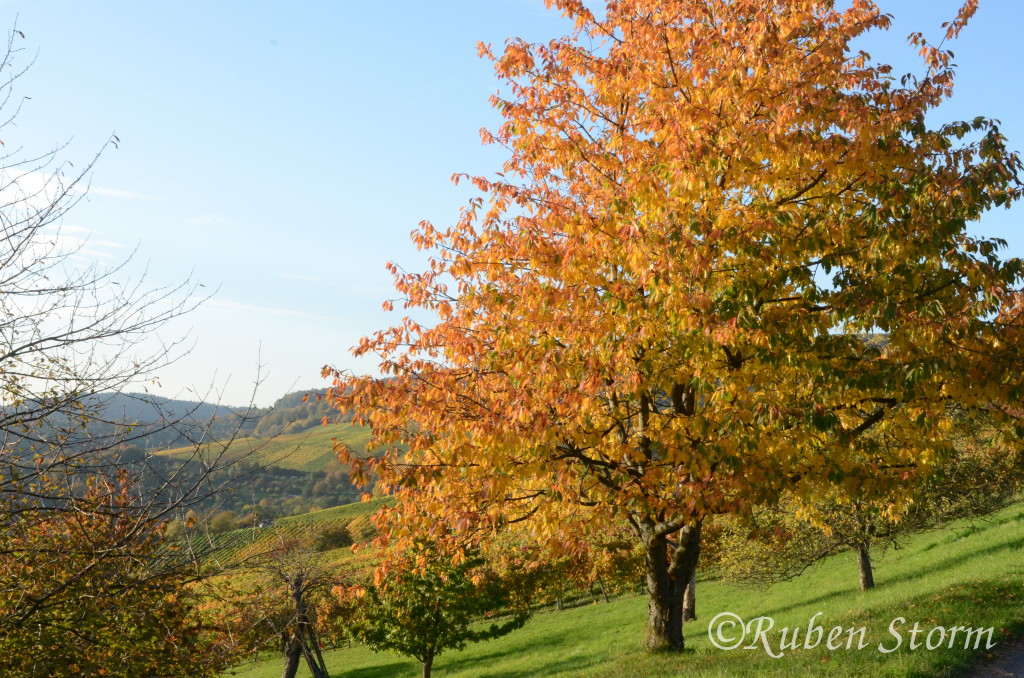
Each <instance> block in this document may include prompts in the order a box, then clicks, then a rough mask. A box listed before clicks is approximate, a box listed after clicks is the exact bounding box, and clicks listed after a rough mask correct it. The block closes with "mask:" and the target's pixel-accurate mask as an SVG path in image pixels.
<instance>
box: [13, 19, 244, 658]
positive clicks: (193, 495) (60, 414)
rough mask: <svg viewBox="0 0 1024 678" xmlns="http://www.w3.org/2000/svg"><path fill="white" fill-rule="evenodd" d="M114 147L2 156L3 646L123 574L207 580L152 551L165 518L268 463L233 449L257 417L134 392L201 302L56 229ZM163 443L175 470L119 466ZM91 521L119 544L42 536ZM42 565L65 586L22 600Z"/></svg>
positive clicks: (184, 288)
mask: <svg viewBox="0 0 1024 678" xmlns="http://www.w3.org/2000/svg"><path fill="white" fill-rule="evenodd" d="M23 38H24V35H23V34H22V33H21V31H19V30H17V29H14V30H12V31H11V33H10V34H9V36H8V40H7V44H6V50H4V51H2V52H0V140H3V139H4V137H6V136H7V135H8V134H9V133H10V132H11V131H12V126H13V125H14V122H15V120H16V118H17V116H18V114H19V112H20V110H21V105H20V103H19V100H18V99H17V97H16V95H15V85H16V83H17V82H18V80H19V79H20V78H21V77H22V76H23V75H24V74H25V72H26V68H27V66H26V67H22V66H21V65H20V64H19V52H20V49H19V48H18V47H17V41H19V40H20V39H23ZM28 65H31V64H30V63H29V64H28ZM118 143H119V140H118V138H117V137H116V136H111V137H110V139H109V140H107V142H106V143H105V144H104V145H103V147H102V148H101V149H100V151H99V153H97V154H96V155H95V156H94V157H93V158H92V160H91V161H90V162H88V163H86V164H85V166H84V167H80V168H78V169H76V168H74V167H73V166H72V165H71V163H69V162H64V161H62V160H61V158H60V155H61V153H62V151H63V150H64V147H63V146H59V145H58V146H57V147H55V148H52V149H51V150H49V151H47V152H45V153H42V154H32V153H27V152H25V151H24V150H23V149H20V148H11V147H10V146H8V145H7V144H6V143H5V145H4V146H3V148H4V149H8V150H4V151H3V152H2V154H0V565H2V569H3V572H4V575H5V576H4V577H3V578H2V581H0V640H10V639H11V638H17V637H25V636H26V629H28V628H30V627H31V628H36V627H39V625H40V624H42V623H43V621H42V620H43V619H44V617H45V614H44V613H46V612H47V611H53V610H59V609H63V607H62V606H66V605H67V603H68V598H67V597H68V596H69V595H81V593H80V592H81V590H82V584H83V582H88V581H90V578H96V577H98V576H100V575H101V573H103V572H108V571H110V568H111V567H112V566H113V564H115V563H117V562H124V563H134V565H133V566H132V568H133V569H132V570H131V571H132V572H134V573H140V572H141V573H144V575H139V576H137V577H136V576H135V575H133V577H135V579H131V578H128V579H125V583H124V586H125V587H127V588H131V587H132V586H139V587H145V586H146V585H148V582H151V581H153V580H154V578H156V579H159V580H160V581H161V582H163V583H164V584H166V583H167V582H168V581H179V582H180V583H185V582H187V581H188V580H190V579H193V578H197V577H202V576H206V575H208V574H209V570H208V568H207V567H206V566H205V564H204V563H203V562H201V561H200V559H199V558H198V556H197V554H190V553H186V552H184V551H182V550H180V549H179V550H177V551H176V550H173V549H162V550H161V549H154V548H153V540H154V539H158V540H159V539H160V538H161V535H162V531H163V526H164V525H165V524H166V523H167V521H168V520H169V519H171V518H173V517H175V516H180V515H182V514H183V513H184V511H185V510H186V509H187V508H188V507H189V506H193V505H195V504H197V503H199V502H201V501H204V500H207V499H209V498H210V497H214V496H216V495H217V494H218V493H219V492H221V491H222V490H223V489H224V485H225V483H227V482H231V481H237V477H236V478H234V479H229V478H227V477H226V476H224V474H219V473H218V472H219V471H221V470H223V469H225V468H227V467H228V466H230V465H231V464H235V463H237V462H239V461H240V460H242V459H245V458H247V457H248V458H250V459H251V458H252V457H253V456H255V455H258V454H259V450H251V449H248V448H247V449H246V450H245V452H244V453H236V452H235V451H234V450H233V449H232V446H231V443H232V442H233V441H234V439H235V438H236V437H237V436H238V435H239V432H240V431H241V430H242V429H243V427H244V425H245V423H246V421H247V416H248V414H249V412H250V411H251V409H252V407H251V406H250V407H249V408H242V409H241V410H239V411H230V412H226V411H225V410H223V409H217V408H214V409H213V410H212V414H210V411H209V408H206V407H204V406H202V405H193V406H191V407H190V408H186V410H185V411H181V410H180V409H179V410H174V411H169V410H167V409H166V407H165V405H164V403H163V401H161V400H160V399H156V398H150V397H147V396H145V395H139V394H137V393H132V391H133V390H141V388H142V385H143V383H144V382H145V381H146V380H149V379H152V378H153V377H154V376H155V374H156V372H157V370H160V369H164V368H167V367H168V366H170V365H172V364H173V363H174V362H175V361H176V360H178V359H180V358H181V357H182V356H184V355H186V354H187V353H188V350H189V344H188V343H187V337H175V338H171V339H168V338H167V337H165V336H162V335H161V331H162V330H166V328H167V325H168V323H169V322H170V321H172V320H174V319H175V318H178V317H180V316H182V315H184V314H187V313H189V312H191V311H193V310H194V309H195V308H196V307H197V306H198V305H199V304H201V303H202V301H203V296H202V295H199V294H198V293H197V292H198V289H197V288H198V286H197V284H196V283H194V282H193V281H192V280H191V279H186V280H185V281H184V282H182V283H180V284H175V285H171V286H151V285H150V284H149V282H148V281H147V278H146V275H145V274H143V275H141V276H139V277H134V278H133V277H132V276H131V275H130V274H129V273H130V268H131V266H129V263H130V262H131V257H129V259H127V260H125V261H122V262H121V263H120V264H116V265H113V266H105V265H102V264H99V263H96V262H95V261H90V260H89V257H88V256H87V252H86V250H85V248H84V247H83V245H82V243H81V241H77V242H76V241H75V239H74V238H70V237H67V235H66V233H64V232H63V231H62V220H63V218H64V216H65V215H66V214H67V213H68V211H69V210H71V209H72V208H74V207H75V205H77V204H78V203H79V201H80V200H82V199H83V198H84V197H85V196H86V195H87V192H88V188H89V180H90V176H91V172H92V170H93V168H94V166H95V164H96V162H97V161H98V160H99V158H100V157H101V155H102V154H103V152H105V151H106V150H108V149H109V148H110V147H111V146H115V147H116V145H117V144H118ZM11 146H13V144H12V145H11ZM258 383H259V378H257V379H256V382H255V386H254V389H255V387H256V386H258ZM113 394H120V397H121V398H122V401H123V398H128V399H135V400H143V401H145V404H146V406H147V407H148V412H149V414H148V415H147V421H130V422H125V421H120V420H119V418H118V417H117V416H116V414H115V413H113V412H112V411H111V407H110V403H111V398H112V396H113ZM201 412H205V413H206V414H204V415H203V417H200V416H199V415H200V413H201ZM207 415H209V416H207ZM204 417H205V419H204ZM213 421H216V423H217V425H218V429H219V430H218V432H217V435H216V436H214V435H213V429H212V428H211V426H212V423H213ZM225 422H227V423H226V424H225ZM158 431H173V436H171V437H172V438H174V439H177V440H178V441H179V444H185V445H186V448H187V451H186V452H185V453H184V455H183V456H180V457H178V458H177V459H176V460H175V461H174V462H173V463H168V462H167V459H166V458H160V457H157V456H156V455H155V454H153V453H152V452H148V453H146V454H144V455H143V456H142V458H132V459H125V458H123V457H122V456H120V455H119V454H118V450H119V448H122V447H123V446H124V445H125V444H126V443H131V442H134V441H138V440H140V439H141V438H143V437H145V436H152V435H153V434H154V432H158ZM252 468H253V470H252V471H250V473H255V472H258V470H259V468H260V467H259V466H255V467H252ZM114 478H121V479H122V480H121V481H118V482H110V481H111V479H114ZM104 488H108V489H107V490H105V489H104ZM125 488H130V495H129V494H126V489H125ZM104 492H108V495H109V496H105V495H104ZM85 513H88V515H89V516H90V517H91V518H95V519H97V520H99V521H100V522H101V523H102V520H103V519H104V517H106V518H109V519H110V520H111V521H115V520H116V521H117V524H118V526H119V527H118V530H116V532H111V531H103V530H98V529H97V530H92V531H91V532H90V534H103V535H114V536H109V538H108V537H106V536H105V537H104V540H101V541H102V543H97V542H96V541H95V540H93V541H90V540H87V539H86V540H80V541H81V543H79V542H76V541H75V540H68V539H64V540H63V541H62V542H60V547H59V548H56V547H53V544H54V543H55V542H54V541H53V540H48V538H47V530H51V529H52V527H53V526H54V525H58V524H70V523H68V521H67V520H66V518H67V517H68V516H77V515H84V514H85ZM62 520H63V521H64V522H63V523H62V522H61V521H62ZM90 524H92V523H90ZM34 543H39V544H43V546H41V547H39V548H41V549H42V550H38V549H36V550H33V548H34V547H33V546H32V544H34ZM44 566H45V567H50V569H52V571H53V572H56V573H59V576H57V575H55V576H54V577H53V578H52V580H46V581H42V582H40V581H38V580H37V581H35V582H34V584H33V586H32V587H27V586H25V585H24V584H25V581H26V580H27V578H28V574H29V572H30V571H29V569H28V568H36V571H39V570H38V568H40V567H44ZM51 566H52V567H51ZM19 573H21V574H24V575H25V577H21V576H20V575H19ZM132 581H135V584H133V583H132ZM126 590H127V589H126ZM76 592H77V593H76ZM47 619H50V617H47ZM65 622H67V620H66V619H64V620H58V621H57V622H54V623H65ZM47 623H49V622H47ZM33 625H35V626H33ZM111 675H114V674H111Z"/></svg>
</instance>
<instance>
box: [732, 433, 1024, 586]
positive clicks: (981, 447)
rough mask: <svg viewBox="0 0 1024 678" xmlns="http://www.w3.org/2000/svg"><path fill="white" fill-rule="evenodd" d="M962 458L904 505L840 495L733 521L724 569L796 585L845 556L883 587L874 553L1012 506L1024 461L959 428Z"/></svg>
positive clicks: (748, 578) (737, 576) (867, 580)
mask: <svg viewBox="0 0 1024 678" xmlns="http://www.w3.org/2000/svg"><path fill="white" fill-rule="evenodd" d="M957 423H958V434H957V436H956V439H955V445H956V448H957V449H956V452H955V453H954V454H953V455H952V457H951V458H949V459H947V460H945V461H943V462H941V463H940V464H938V466H937V468H936V469H935V470H934V472H933V473H932V474H931V475H930V476H928V477H927V478H924V479H922V480H921V482H919V483H916V484H915V487H914V489H913V490H912V492H911V494H910V497H909V499H910V501H909V502H908V503H905V504H903V505H901V506H898V505H895V504H894V502H892V501H891V500H888V499H886V498H884V497H876V498H867V497H864V496H861V495H859V494H858V493H854V494H852V495H850V494H847V493H844V492H840V491H838V490H837V491H836V492H834V493H833V494H831V495H828V496H822V497H818V498H816V499H815V500H814V501H813V502H812V503H810V504H808V503H806V502H801V501H799V500H796V499H795V498H792V497H788V498H786V499H784V500H783V501H780V502H779V503H778V504H777V505H775V506H767V507H756V508H755V509H754V510H753V511H752V512H751V514H750V515H747V516H742V517H737V519H735V520H732V521H729V522H728V524H727V525H726V526H725V529H724V530H723V533H722V534H721V535H720V537H719V539H720V543H719V544H718V558H716V569H717V570H718V571H719V572H721V573H722V574H723V575H724V576H725V577H726V578H728V579H731V580H733V581H737V582H740V583H743V584H749V585H755V586H767V585H770V584H773V583H776V582H780V581H788V580H791V579H793V578H795V577H797V576H799V575H800V574H802V573H803V572H804V571H805V570H806V569H807V568H808V567H810V566H811V565H813V564H814V563H816V562H818V561H820V560H822V559H824V558H826V557H828V556H831V555H834V554H837V553H840V552H843V551H850V552H852V553H853V554H854V556H855V557H856V560H857V572H858V575H859V581H860V588H861V590H868V589H872V588H874V587H875V575H874V568H873V566H872V560H871V552H872V549H877V548H881V549H883V550H884V549H885V548H887V547H890V546H894V547H895V546H899V544H900V543H901V541H903V540H905V539H906V538H907V537H908V536H910V535H912V534H914V533H917V532H922V531H925V530H933V529H938V528H941V527H943V526H945V525H947V524H948V523H949V522H950V521H953V520H961V519H967V520H979V519H983V518H985V517H986V516H989V515H991V514H992V513H994V512H996V511H998V510H1000V509H1002V508H1005V507H1006V506H1008V505H1010V504H1011V503H1012V502H1013V501H1014V500H1015V499H1016V498H1017V493H1018V492H1019V491H1020V489H1021V487H1022V481H1024V455H1022V454H1021V451H1020V450H1019V449H1016V450H1014V449H1006V447H1005V446H1002V445H998V444H996V443H995V441H994V440H993V439H992V434H991V433H992V432H991V431H988V432H979V431H977V430H976V429H974V427H973V426H972V425H970V424H969V423H967V422H964V421H958V422H957Z"/></svg>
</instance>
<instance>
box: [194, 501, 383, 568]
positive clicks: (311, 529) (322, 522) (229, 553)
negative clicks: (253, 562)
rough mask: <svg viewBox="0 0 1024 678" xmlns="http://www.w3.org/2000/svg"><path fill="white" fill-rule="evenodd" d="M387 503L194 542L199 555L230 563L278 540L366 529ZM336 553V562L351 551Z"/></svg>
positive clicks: (337, 508)
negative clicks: (359, 526) (353, 527)
mask: <svg viewBox="0 0 1024 678" xmlns="http://www.w3.org/2000/svg"><path fill="white" fill-rule="evenodd" d="M388 501H389V499H387V498H377V499H372V500H370V501H365V502H356V503H353V504H345V505H343V506H335V507H334V508H329V509H324V510H322V511H313V512H312V513H305V514H303V515H299V516H291V517H288V518H281V519H279V520H277V521H276V522H274V524H272V525H268V526H265V527H246V528H243V529H240V530H232V531H230V532H224V533H222V534H215V535H200V536H197V537H194V538H195V539H197V546H198V547H199V549H200V550H201V551H205V552H207V553H208V554H210V557H213V558H216V559H218V560H220V561H223V562H230V561H232V560H236V559H237V558H238V557H240V556H245V555H246V554H247V553H259V552H264V551H268V550H271V549H272V548H273V547H274V545H275V543H277V542H280V541H281V540H285V541H289V540H292V539H295V540H306V539H309V538H310V537H311V536H314V535H315V534H316V533H318V532H320V531H322V530H324V529H327V528H329V527H335V526H338V527H340V526H343V525H348V524H350V523H352V522H353V521H355V520H357V519H359V522H360V523H363V524H364V526H365V525H368V518H369V516H371V515H372V514H373V513H374V512H376V510H377V509H378V508H380V507H381V506H384V505H385V503H387V502H388ZM337 551H338V552H339V553H338V554H337V555H338V557H339V558H342V557H345V556H346V555H347V554H351V550H350V549H348V548H343V549H337ZM343 552H344V553H343Z"/></svg>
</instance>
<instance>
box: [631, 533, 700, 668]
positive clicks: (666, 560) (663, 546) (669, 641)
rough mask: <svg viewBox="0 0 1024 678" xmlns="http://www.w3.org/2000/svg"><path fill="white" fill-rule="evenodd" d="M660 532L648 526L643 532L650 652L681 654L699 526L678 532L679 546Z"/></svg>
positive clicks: (698, 549) (694, 566)
mask: <svg viewBox="0 0 1024 678" xmlns="http://www.w3.org/2000/svg"><path fill="white" fill-rule="evenodd" d="M657 528H658V526H657V525H649V526H647V528H646V529H645V530H644V547H645V551H646V553H645V555H644V564H645V568H646V572H647V577H646V579H647V648H648V649H649V650H662V649H666V650H667V649H671V650H682V649H683V648H684V647H685V644H684V641H683V592H684V591H685V590H686V585H687V583H689V581H690V579H691V578H693V573H694V572H695V571H696V568H697V556H698V555H699V554H700V523H699V522H698V523H696V524H695V525H686V526H684V527H683V528H682V529H681V530H680V531H679V543H678V544H674V545H673V544H670V543H669V540H668V539H667V537H666V536H665V535H663V534H660V533H659V532H658V529H657ZM670 557H671V560H670Z"/></svg>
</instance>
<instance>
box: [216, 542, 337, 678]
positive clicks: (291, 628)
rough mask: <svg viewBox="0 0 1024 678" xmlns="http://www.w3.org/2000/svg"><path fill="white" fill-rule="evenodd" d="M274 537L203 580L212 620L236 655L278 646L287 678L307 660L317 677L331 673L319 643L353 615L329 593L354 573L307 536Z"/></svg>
mask: <svg viewBox="0 0 1024 678" xmlns="http://www.w3.org/2000/svg"><path fill="white" fill-rule="evenodd" d="M274 542H275V543H273V544H272V545H270V546H269V547H264V546H257V551H256V552H255V553H243V554H241V556H240V558H239V559H238V562H237V563H235V564H234V565H233V566H232V567H230V568H228V569H227V571H225V572H224V573H223V574H222V575H221V576H219V577H217V578H213V579H210V580H208V581H207V582H205V584H204V587H203V591H204V592H205V594H206V596H207V598H208V600H209V602H208V605H207V608H208V610H209V618H210V619H211V620H212V624H213V625H214V626H215V627H217V628H218V629H220V640H219V642H220V644H221V645H223V646H226V647H233V648H236V651H237V652H238V653H244V654H249V655H256V654H259V653H261V652H266V651H268V650H274V651H277V650H279V651H281V652H282V653H283V654H284V668H283V670H282V673H281V675H282V677H283V678H295V676H296V674H297V672H298V670H299V666H300V664H302V663H303V662H305V664H306V667H307V668H308V669H309V672H310V675H311V676H313V678H328V677H329V673H328V670H327V665H326V663H325V661H324V657H323V653H322V652H321V648H322V647H323V644H324V643H325V642H328V641H332V640H333V641H337V640H339V639H340V638H341V637H342V635H343V634H344V631H345V629H346V627H347V626H346V622H347V616H348V611H347V608H346V607H345V606H343V605H340V604H339V600H338V598H337V597H336V596H334V595H332V593H331V591H332V589H334V588H335V587H339V586H345V585H351V584H352V581H353V580H354V578H355V576H356V575H355V574H354V573H353V572H351V571H350V567H344V566H342V565H341V564H339V563H337V562H335V561H334V560H333V559H332V558H331V557H330V556H329V555H327V554H323V553H320V552H319V551H318V550H316V549H314V548H313V547H312V545H311V544H310V543H308V542H307V541H304V540H302V539H290V538H285V537H283V536H278V537H277V538H276V539H275V540H274Z"/></svg>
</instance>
